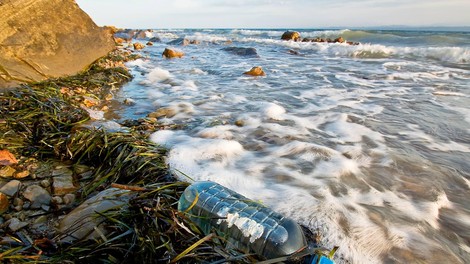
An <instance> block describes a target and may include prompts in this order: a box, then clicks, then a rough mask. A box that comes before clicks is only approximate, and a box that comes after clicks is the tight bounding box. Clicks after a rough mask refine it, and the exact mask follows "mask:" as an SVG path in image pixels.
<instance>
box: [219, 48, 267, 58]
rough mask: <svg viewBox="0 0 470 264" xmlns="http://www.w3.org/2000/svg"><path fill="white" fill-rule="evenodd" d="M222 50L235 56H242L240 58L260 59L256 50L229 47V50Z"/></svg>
mask: <svg viewBox="0 0 470 264" xmlns="http://www.w3.org/2000/svg"><path fill="white" fill-rule="evenodd" d="M222 50H224V51H227V52H229V53H232V54H235V55H240V56H253V57H259V56H258V52H257V51H256V49H255V48H242V47H227V48H223V49H222Z"/></svg>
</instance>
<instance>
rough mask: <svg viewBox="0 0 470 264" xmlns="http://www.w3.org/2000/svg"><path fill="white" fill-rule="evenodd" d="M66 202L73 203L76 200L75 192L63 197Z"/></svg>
mask: <svg viewBox="0 0 470 264" xmlns="http://www.w3.org/2000/svg"><path fill="white" fill-rule="evenodd" d="M63 201H64V204H73V203H74V202H75V194H73V193H67V194H66V195H64V198H63Z"/></svg>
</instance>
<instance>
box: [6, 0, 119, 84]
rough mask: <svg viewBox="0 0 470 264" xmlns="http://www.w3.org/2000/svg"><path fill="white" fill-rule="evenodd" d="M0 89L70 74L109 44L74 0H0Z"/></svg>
mask: <svg viewBox="0 0 470 264" xmlns="http://www.w3.org/2000/svg"><path fill="white" fill-rule="evenodd" d="M0 14H1V15H0V32H1V34H0V88H2V87H13V86H17V85H18V83H24V82H35V81H41V80H44V79H47V78H51V77H61V76H66V75H72V74H76V73H78V72H80V71H82V70H84V69H86V68H87V67H88V66H89V65H90V64H91V63H93V62H94V61H95V60H97V59H98V58H100V57H102V56H105V55H106V54H108V53H109V52H110V51H111V50H113V49H114V48H115V44H114V40H113V37H112V35H111V34H110V31H109V30H106V29H103V28H100V27H98V26H97V25H96V24H95V23H94V22H93V21H92V20H91V18H90V17H89V16H88V15H87V14H86V13H85V12H83V11H82V10H81V9H80V8H79V6H78V5H77V3H76V2H75V1H74V0H36V1H24V0H9V1H1V2H0Z"/></svg>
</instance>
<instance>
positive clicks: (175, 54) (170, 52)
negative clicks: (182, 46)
mask: <svg viewBox="0 0 470 264" xmlns="http://www.w3.org/2000/svg"><path fill="white" fill-rule="evenodd" d="M162 56H163V58H166V59H172V58H182V57H183V56H184V53H183V52H182V51H179V50H174V49H170V48H166V49H165V50H164V51H163V54H162Z"/></svg>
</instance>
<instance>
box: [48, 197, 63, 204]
mask: <svg viewBox="0 0 470 264" xmlns="http://www.w3.org/2000/svg"><path fill="white" fill-rule="evenodd" d="M51 203H52V204H55V205H58V204H63V203H64V201H63V200H62V197H60V196H53V197H52V199H51Z"/></svg>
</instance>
